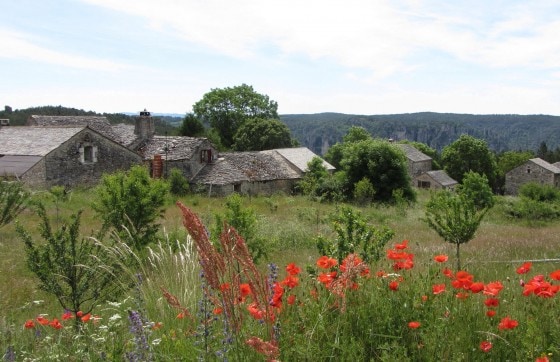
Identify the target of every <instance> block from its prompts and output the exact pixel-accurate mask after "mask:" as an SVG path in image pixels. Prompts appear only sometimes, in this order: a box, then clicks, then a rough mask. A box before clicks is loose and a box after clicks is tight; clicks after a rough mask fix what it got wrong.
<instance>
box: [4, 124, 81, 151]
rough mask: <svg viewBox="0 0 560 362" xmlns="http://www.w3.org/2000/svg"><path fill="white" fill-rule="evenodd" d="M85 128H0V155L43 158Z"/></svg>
mask: <svg viewBox="0 0 560 362" xmlns="http://www.w3.org/2000/svg"><path fill="white" fill-rule="evenodd" d="M84 128H85V127H53V128H50V127H27V126H25V127H12V126H9V127H2V128H0V155H20V156H45V155H47V154H48V153H49V152H51V151H53V150H54V149H56V148H57V147H58V146H60V145H61V144H62V143H64V142H66V141H67V140H68V139H70V138H71V137H73V136H74V135H75V134H77V133H78V132H80V131H81V130H83V129H84Z"/></svg>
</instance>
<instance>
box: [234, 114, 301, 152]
mask: <svg viewBox="0 0 560 362" xmlns="http://www.w3.org/2000/svg"><path fill="white" fill-rule="evenodd" d="M293 143H294V142H293V141H292V136H291V134H290V129H289V128H288V126H286V125H285V124H284V123H282V122H281V121H280V120H277V119H262V118H252V119H248V120H247V121H245V123H243V124H242V125H241V126H240V127H239V129H238V130H237V132H236V133H235V136H234V144H233V149H234V150H236V151H262V150H272V149H274V148H286V147H292V145H293Z"/></svg>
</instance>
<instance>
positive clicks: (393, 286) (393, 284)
mask: <svg viewBox="0 0 560 362" xmlns="http://www.w3.org/2000/svg"><path fill="white" fill-rule="evenodd" d="M389 289H391V290H392V291H396V290H398V289H399V282H397V281H396V280H393V281H392V282H390V283H389Z"/></svg>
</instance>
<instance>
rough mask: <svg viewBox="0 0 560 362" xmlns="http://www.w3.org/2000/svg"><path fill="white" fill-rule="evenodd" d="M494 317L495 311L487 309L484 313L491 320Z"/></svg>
mask: <svg viewBox="0 0 560 362" xmlns="http://www.w3.org/2000/svg"><path fill="white" fill-rule="evenodd" d="M495 315H496V311H495V310H494V309H488V310H487V311H486V316H487V317H488V318H492V317H494V316H495Z"/></svg>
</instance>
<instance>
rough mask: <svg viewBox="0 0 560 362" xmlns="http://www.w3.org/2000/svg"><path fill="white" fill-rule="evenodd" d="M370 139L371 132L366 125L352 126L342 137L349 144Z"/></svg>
mask: <svg viewBox="0 0 560 362" xmlns="http://www.w3.org/2000/svg"><path fill="white" fill-rule="evenodd" d="M370 139H371V134H370V133H369V132H368V131H367V130H366V129H365V128H364V127H360V126H352V127H350V128H349V129H348V132H347V133H346V135H345V136H344V137H343V138H342V142H343V143H346V144H348V143H355V142H360V141H365V140H370Z"/></svg>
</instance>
